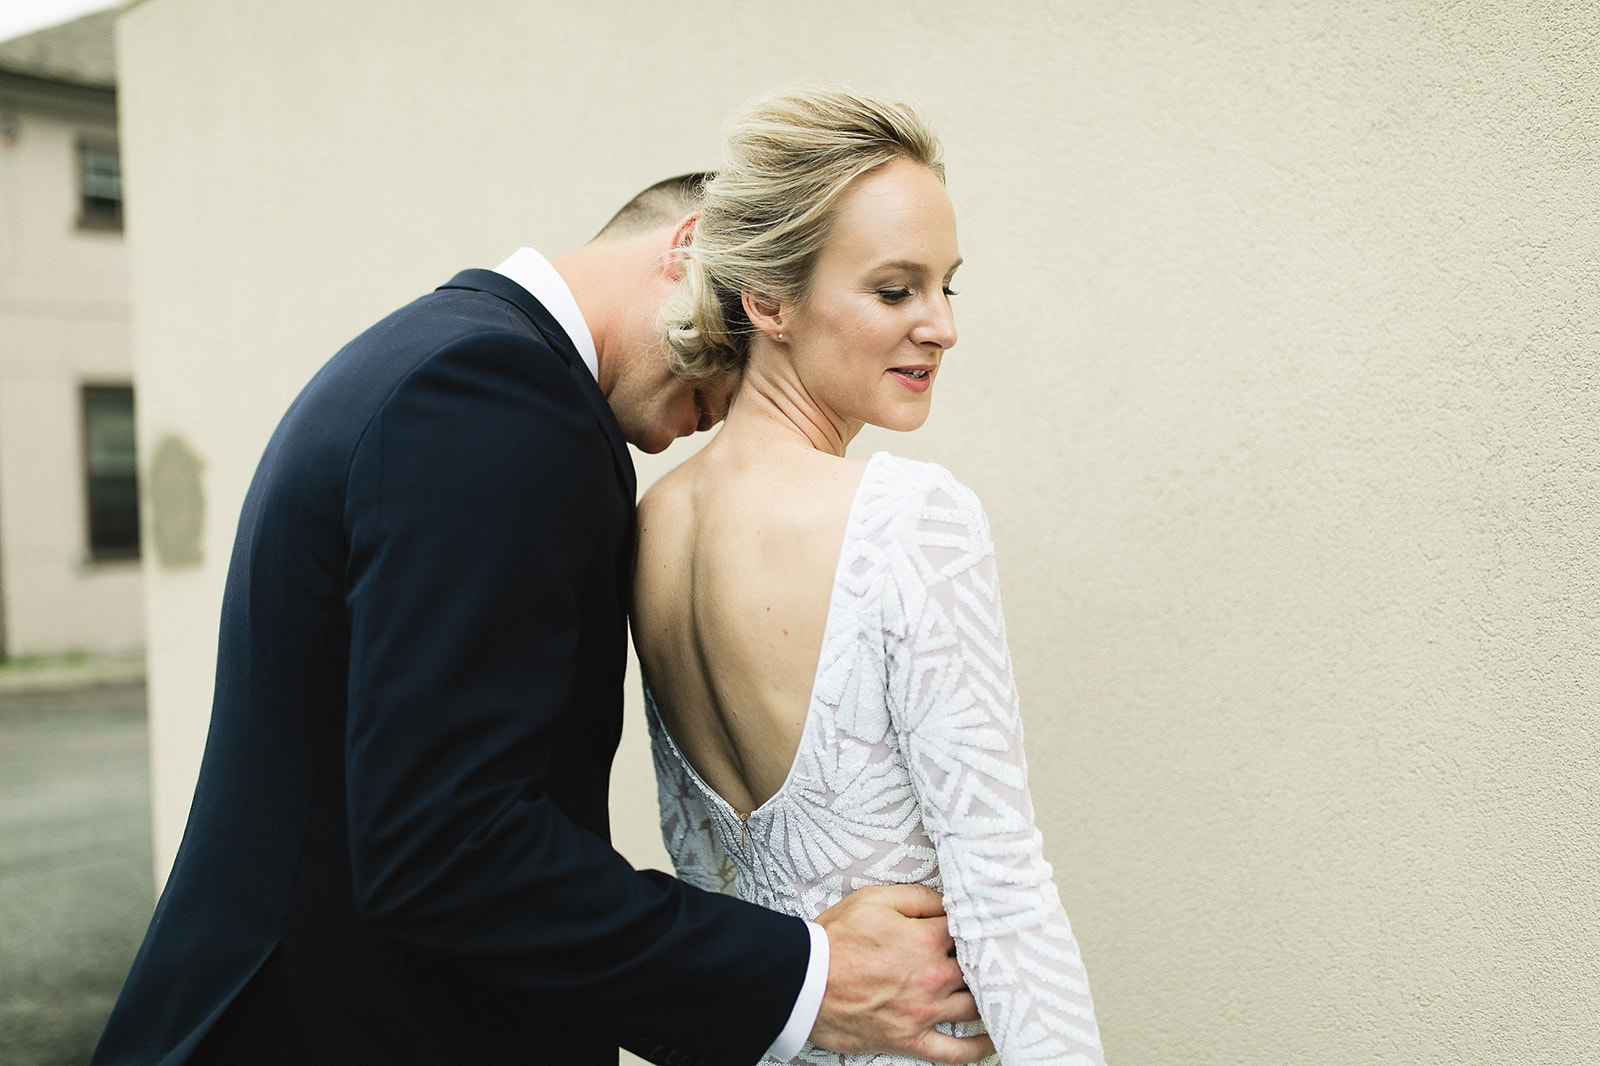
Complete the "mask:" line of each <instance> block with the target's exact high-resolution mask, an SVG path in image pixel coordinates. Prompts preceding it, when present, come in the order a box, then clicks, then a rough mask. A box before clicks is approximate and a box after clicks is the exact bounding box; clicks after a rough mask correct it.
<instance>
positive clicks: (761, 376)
mask: <svg viewBox="0 0 1600 1066" xmlns="http://www.w3.org/2000/svg"><path fill="white" fill-rule="evenodd" d="M860 431H861V423H860V422H856V421H849V420H845V419H842V418H839V417H838V416H836V415H833V414H831V413H830V412H828V411H827V410H825V409H824V408H823V406H822V405H821V404H820V403H818V402H817V401H816V400H815V399H814V398H813V397H812V396H811V395H810V394H809V393H808V392H807V391H806V389H805V386H803V385H802V384H801V383H800V382H799V381H798V380H797V379H796V378H795V376H794V374H793V373H792V372H791V373H787V374H774V373H770V372H768V371H767V369H766V368H763V367H760V366H751V367H749V368H747V369H746V371H745V375H744V379H743V380H742V381H741V382H740V383H739V388H738V391H737V392H735V393H734V396H733V403H732V405H731V406H730V407H729V408H728V417H727V419H726V420H725V421H724V423H723V426H722V429H721V430H719V431H718V433H717V437H718V438H719V439H724V438H726V439H727V440H728V442H729V443H730V444H738V445H740V446H748V447H785V446H787V447H795V446H805V447H808V448H811V449H813V450H815V451H819V452H828V453H830V454H832V455H837V456H840V457H843V456H844V453H845V449H846V448H847V447H848V446H849V444H850V441H851V440H852V439H854V437H855V435H856V434H857V433H859V432H860Z"/></svg>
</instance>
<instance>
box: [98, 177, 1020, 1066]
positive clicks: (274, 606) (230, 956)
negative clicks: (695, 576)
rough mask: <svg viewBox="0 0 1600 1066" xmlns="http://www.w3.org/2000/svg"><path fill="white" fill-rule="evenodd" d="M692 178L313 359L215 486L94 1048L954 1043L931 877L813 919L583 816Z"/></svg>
mask: <svg viewBox="0 0 1600 1066" xmlns="http://www.w3.org/2000/svg"><path fill="white" fill-rule="evenodd" d="M696 186H697V181H696V180H694V178H693V177H690V178H684V179H676V180H674V181H669V182H663V183H661V184H660V185H657V186H654V187H652V188H651V189H650V190H647V191H646V192H645V193H643V194H641V195H640V196H639V197H637V198H635V200H634V201H632V202H631V203H630V204H629V205H628V207H626V208H624V210H623V211H622V212H621V213H619V215H618V216H617V217H616V218H614V219H613V220H612V222H611V223H610V224H608V226H607V227H606V229H605V230H603V231H602V233H601V234H600V235H599V236H598V237H597V238H596V239H595V240H594V241H592V242H590V243H589V244H587V245H585V246H583V247H582V248H579V249H578V250H576V251H574V252H571V253H569V254H568V255H566V256H564V257H562V258H560V259H558V260H557V261H556V262H555V263H554V264H551V263H550V262H547V261H546V260H544V259H543V258H542V257H540V256H539V255H538V254H537V253H535V252H532V251H530V250H528V249H523V250H522V251H520V252H518V253H517V254H515V255H513V256H512V257H511V258H510V259H508V260H506V262H505V263H503V264H501V266H500V267H499V268H498V270H496V271H487V270H468V271H464V272H462V273H460V274H458V275H456V276H455V277H454V278H453V279H451V281H450V282H449V283H448V284H446V285H444V286H443V287H441V288H440V289H438V290H436V291H435V292H433V293H431V294H429V295H427V296H424V297H422V298H421V299H419V300H417V301H415V302H413V303H411V304H409V305H408V306H406V307H404V308H401V309H400V310H399V311H396V312H395V313H393V314H391V315H390V316H389V317H387V318H385V319H383V320H382V321H381V322H379V323H378V324H376V325H375V326H373V327H372V328H370V329H369V330H367V331H366V332H365V333H363V334H362V335H361V336H359V337H357V338H356V339H355V340H354V341H352V342H351V343H350V344H348V345H347V346H346V347H345V348H344V349H343V350H341V351H340V352H339V353H338V354H337V355H335V356H334V357H333V358H332V359H331V360H330V361H329V362H328V363H327V364H326V365H324V366H323V368H322V369H321V370H320V371H319V372H318V373H317V374H316V376H315V377H314V378H313V379H312V380H311V382H310V384H308V385H307V386H306V388H305V390H304V391H303V392H302V393H301V394H300V396H299V397H298V398H297V399H296V400H295V402H294V403H293V404H292V405H291V406H290V408H289V410H288V412H287V414H285V416H284V418H283V421H282V422H281V424H280V425H279V427H278V430H277V432H276V433H275V434H274V436H273V438H272V440H271V442H270V443H269V444H268V445H267V449H266V453H265V455H264V456H263V458H262V460H261V464H260V467H259V468H258V470H257V472H256V476H255V480H254V482H253V483H252V485H251V488H250V492H249V495H248V496H247V498H246V500H245V504H244V509H243V514H242V516H241V519H240V524H239V529H238V535H237V539H236V541H235V545H234V553H233V559H232V563H231V565H230V567H229V573H228V583H227V590H226V594H225V597H224V600H223V607H222V623H221V636H220V642H219V648H218V657H217V681H216V693H215V700H214V703H213V707H212V717H211V730H210V735H209V737H208V740H207V744H206V753H205V760H204V763H203V765H202V767H201V771H200V778H199V783H198V785H197V787H196V791H195V797H194V803H193V807H192V809H191V812H190V816H189V824H188V828H187V830H186V831H185V834H184V840H183V844H182V847H181V848H180V850H179V852H178V856H177V860H176V862H175V864H174V866H173V869H172V873H171V877H170V879H169V881H168V883H167V887H166V891H165V892H164V894H163V895H162V898H161V901H160V903H159V904H158V906H157V908H156V913H155V918H154V920H153V921H152V922H151V925H150V929H149V932H148V933H147V935H146V937H145V941H144V945H143V947H142V948H141V949H140V951H139V955H138V957H137V958H136V959H135V961H134V964H133V969H132V972H131V973H130V975H129V977H128V980H127V983H126V985H125V986H124V988H123V991H122V995H121V997H120V999H119V1000H118V1003H117V1006H116V1008H115V1010H114V1011H113V1013H112V1016H111V1019H110V1021H109V1023H108V1025H107V1027H106V1030H105V1033H104V1035H103V1037H102V1039H101V1043H100V1046H99V1048H98V1050H97V1051H96V1055H95V1059H94V1062H95V1063H97V1064H104V1066H112V1064H135V1063H137V1064H156V1063H161V1064H175V1063H186V1062H187V1063H225V1064H228V1066H240V1064H252V1063H262V1064H285V1066H287V1064H296V1066H299V1064H321V1063H327V1064H340V1066H344V1064H355V1063H374V1064H377V1063H382V1064H406V1063H417V1064H427V1066H444V1064H449V1063H474V1064H483V1066H492V1064H499V1063H512V1062H520V1063H560V1064H578V1066H583V1064H591V1063H615V1061H616V1048H617V1047H618V1046H619V1045H621V1046H624V1047H628V1048H630V1049H631V1050H633V1051H635V1052H637V1053H638V1054H640V1055H642V1056H643V1057H645V1058H647V1059H651V1060H653V1061H656V1062H662V1063H706V1064H711V1066H723V1064H726V1066H746V1064H749V1063H753V1062H755V1060H756V1059H758V1058H759V1057H760V1056H761V1055H762V1054H763V1053H767V1052H769V1051H770V1052H771V1053H772V1054H774V1055H775V1056H776V1057H778V1058H787V1057H789V1056H790V1055H792V1054H793V1053H794V1052H795V1051H796V1050H798V1048H799V1045H800V1044H801V1042H802V1041H804V1040H805V1039H806V1038H807V1036H808V1034H809V1035H810V1037H811V1039H813V1040H815V1041H816V1042H818V1043H821V1044H823V1045H826V1046H829V1047H833V1048H836V1049H838V1050H842V1051H857V1050H867V1049H881V1050H896V1051H900V1052H904V1053H908V1054H914V1055H919V1056H921V1057H925V1058H931V1059H935V1060H937V1061H948V1062H965V1061H970V1060H971V1059H974V1058H977V1057H979V1055H981V1054H982V1053H985V1052H987V1051H988V1050H989V1047H990V1045H989V1044H988V1043H987V1041H982V1040H980V1041H957V1040H955V1039H954V1038H951V1037H948V1036H944V1035H942V1034H940V1033H937V1032H935V1031H934V1030H933V1029H932V1026H933V1024H934V1023H935V1022H938V1021H942V1020H951V1019H957V1018H973V1017H976V1013H975V1010H974V1007H973V1003H972V998H971V996H970V995H969V994H967V993H966V992H965V990H964V989H963V988H962V987H961V976H960V971H959V969H958V968H957V967H956V965H955V962H954V960H953V959H951V958H949V957H948V952H949V949H950V946H951V941H950V938H949V936H948V934H947V932H946V927H945V923H944V919H943V917H942V914H941V908H940V904H939V899H938V897H937V895H935V894H933V893H931V892H928V891H927V890H925V889H922V888H920V887H916V886H898V887H893V888H882V889H869V890H866V891H864V892H861V893H857V894H856V895H854V896H851V897H849V898H847V899H846V900H845V901H844V902H843V903H841V904H839V905H838V906H837V907H835V908H834V909H833V910H831V911H828V912H826V913H825V914H824V915H822V916H821V917H820V918H819V919H818V924H816V925H812V924H808V923H806V922H802V921H800V920H799V919H795V918H790V917H785V916H781V915H778V914H776V913H773V912H769V911H765V910H762V909H760V908H758V907H755V906H752V905H749V904H746V903H743V902H740V901H738V900H734V899H731V898H728V897H724V896H716V895H712V894H708V893H704V892H701V891H699V890H697V889H694V888H692V887H689V886H687V885H684V884H681V883H680V882H678V881H675V880H673V879H672V878H669V877H667V876H665V875H664V874H660V873H657V872H654V871H635V870H633V869H632V868H631V867H629V866H628V865H627V863H626V862H625V861H624V860H623V859H622V858H621V857H620V856H619V855H617V854H616V852H614V851H613V850H612V849H611V847H610V845H609V843H608V835H609V830H608V823H607V814H606V798H607V787H608V776H609V773H610V767H611V759H612V755H613V752H614V750H615V747H616V744H617V740H618V737H619V735H620V732H621V708H622V680H623V673H624V664H625V639H626V622H625V609H626V605H627V599H628V590H629V585H630V580H629V569H630V564H631V551H632V539H631V538H632V519H633V503H634V498H635V490H634V476H633V466H632V462H631V460H630V459H629V456H628V451H627V448H626V446H625V444H624V441H629V442H632V443H633V444H635V445H636V446H638V447H639V448H641V449H643V450H645V451H647V452H656V451H660V450H661V449H662V448H665V447H666V446H667V445H668V444H669V443H670V442H671V441H672V440H673V439H674V438H676V437H680V436H686V435H688V434H690V433H692V432H694V431H695V430H696V429H706V428H709V427H710V426H711V425H713V424H715V422H716V421H717V420H718V419H719V418H720V416H721V413H722V411H723V410H724V409H725V406H726V402H727V399H726V393H725V391H723V390H720V389H716V388H707V387H700V388H696V387H695V386H692V385H690V384H687V383H685V382H682V381H679V380H677V379H675V378H674V377H673V376H672V374H671V373H670V371H669V370H668V368H667V364H666V361H665V358H664V353H663V347H662V345H661V343H660V341H659V340H658V336H657V330H656V327H655V320H654V318H655V309H656V306H657V304H658V303H659V302H660V300H661V299H662V298H663V297H664V296H665V295H666V294H667V293H668V292H669V291H671V289H672V287H673V285H674V283H675V282H676V280H677V268H676V265H675V263H676V259H675V256H674V254H673V253H674V250H675V249H676V248H677V247H679V246H681V245H683V244H684V243H686V242H687V241H688V240H689V239H690V238H691V235H692V230H693V221H694V216H693V214H692V213H691V212H692V201H691V199H690V198H691V197H692V195H693V190H694V189H695V188H696Z"/></svg>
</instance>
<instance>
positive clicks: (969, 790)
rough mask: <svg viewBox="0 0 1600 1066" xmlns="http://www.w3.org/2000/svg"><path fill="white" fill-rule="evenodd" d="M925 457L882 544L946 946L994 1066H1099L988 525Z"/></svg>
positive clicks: (896, 657)
mask: <svg viewBox="0 0 1600 1066" xmlns="http://www.w3.org/2000/svg"><path fill="white" fill-rule="evenodd" d="M930 470H931V472H932V473H931V477H930V480H929V483H928V484H927V485H925V486H924V487H923V491H921V492H919V493H918V498H917V499H916V500H915V504H916V506H915V507H914V508H913V509H912V513H911V514H910V515H909V516H908V520H907V522H906V528H905V530H904V534H903V535H902V536H901V537H899V538H898V540H897V545H896V547H897V549H898V550H897V551H896V552H895V553H893V555H892V559H893V570H892V574H893V576H892V580H891V581H890V582H889V583H888V587H889V588H890V589H891V595H890V596H889V598H888V600H887V601H886V612H885V618H886V634H885V635H886V638H887V647H888V648H889V649H890V669H889V679H888V685H889V687H888V694H889V706H890V715H891V719H892V721H893V723H894V729H895V732H896V734H897V736H898V739H899V743H900V746H901V750H902V751H903V752H904V753H905V758H906V764H907V767H908V768H909V770H910V773H911V779H912V785H913V787H914V788H915V789H916V792H917V798H918V801H919V803H920V804H921V807H922V817H923V824H924V826H925V828H926V829H927V832H928V836H929V838H930V839H932V841H933V844H934V849H935V852H936V853H937V856H938V860H939V873H940V876H941V878H942V879H943V881H944V902H945V910H946V912H947V915H948V917H949V921H950V933H951V935H952V936H953V937H954V938H955V942H956V956H957V958H958V959H959V960H960V963H961V969H962V972H963V974H964V975H965V976H966V979H967V986H968V987H969V988H970V989H971V990H972V993H973V996H974V997H975V998H976V999H977V1001H978V1010H979V1013H980V1014H981V1015H982V1017H983V1020H984V1022H985V1024H986V1025H987V1026H988V1029H989V1034H990V1035H991V1036H992V1037H993V1038H994V1042H995V1047H996V1048H997V1049H998V1051H999V1053H1000V1057H1001V1059H1002V1060H1003V1061H1004V1062H1005V1064H1006V1066H1104V1061H1105V1060H1104V1055H1103V1053H1102V1051H1101V1046H1100V1033H1099V1028H1098V1026H1097V1025H1096V1023H1095V1017H1094V1008H1093V1004H1092V1002H1091V1000H1090V996H1089V982H1088V977H1087V975H1086V974H1085V972H1084V967H1083V960H1082V957H1081V955H1080V954H1079V951H1078V944H1077V941H1076V939H1075V938H1074V937H1073V934H1072V926H1071V924H1070V923H1069V922H1068V921H1067V914H1066V911H1065V910H1064V909H1063V908H1062V906H1061V899H1060V896H1059V894H1058V893H1057V891H1056V886H1055V884H1054V882H1053V881H1052V879H1051V869H1050V864H1049V863H1048V862H1046V861H1045V858H1044V853H1043V840H1042V838H1041V836H1040V833H1039V830H1038V828H1037V827H1036V826H1035V824H1034V817H1033V802H1032V800H1031V798H1030V797H1029V794H1028V781H1027V767H1026V761H1025V759H1024V757H1023V749H1022V719H1021V716H1020V714H1019V711H1018V706H1017V694H1016V686H1015V683H1014V681H1013V678H1012V672H1011V657H1010V654H1009V653H1008V651H1007V650H1006V639H1005V622H1004V619H1003V617H1002V615H1001V612H1000V586H999V580H998V576H997V574H996V572H995V563H994V550H993V546H992V545H991V543H990V541H989V529H988V522H987V521H986V520H985V518H984V514H983V510H982V508H981V506H980V505H979V504H978V501H977V498H976V497H975V496H974V495H973V494H972V493H971V492H970V491H969V490H968V489H966V488H965V487H964V486H962V485H961V484H959V483H958V482H957V481H956V480H955V479H954V478H953V477H951V476H950V475H949V474H948V472H946V471H944V470H943V469H942V468H940V467H931V468H930Z"/></svg>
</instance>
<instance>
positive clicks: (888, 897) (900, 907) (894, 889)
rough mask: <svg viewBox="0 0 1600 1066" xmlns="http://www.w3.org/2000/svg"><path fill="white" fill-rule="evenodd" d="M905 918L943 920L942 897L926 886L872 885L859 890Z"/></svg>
mask: <svg viewBox="0 0 1600 1066" xmlns="http://www.w3.org/2000/svg"><path fill="white" fill-rule="evenodd" d="M861 891H862V892H870V893H872V894H873V896H874V897H876V900H875V901H881V902H884V903H887V904H888V905H889V906H891V907H893V908H894V909H895V910H897V911H899V912H900V913H901V914H903V915H905V916H906V917H907V918H943V916H944V897H943V896H941V895H939V893H937V892H935V891H934V890H933V889H931V888H929V887H928V886H927V885H872V886H870V887H868V888H863V889H861Z"/></svg>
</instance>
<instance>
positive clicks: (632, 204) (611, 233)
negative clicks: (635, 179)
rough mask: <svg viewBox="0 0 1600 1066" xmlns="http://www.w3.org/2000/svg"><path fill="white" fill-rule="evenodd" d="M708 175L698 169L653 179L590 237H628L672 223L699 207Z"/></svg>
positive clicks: (708, 173)
mask: <svg viewBox="0 0 1600 1066" xmlns="http://www.w3.org/2000/svg"><path fill="white" fill-rule="evenodd" d="M711 178H712V174H711V172H710V171H705V170H701V171H696V172H694V173H693V174H679V175H678V176H677V177H675V178H667V179H666V180H665V181H658V182H656V183H655V184H654V185H652V186H650V187H649V188H648V189H646V190H644V191H643V192H641V193H640V194H639V195H638V196H635V197H634V198H633V199H631V200H629V201H628V202H627V203H625V204H623V205H622V210H620V211H618V212H617V213H616V214H615V215H612V216H611V221H610V222H607V223H606V224H605V225H604V226H602V227H600V232H599V233H597V234H595V236H594V239H595V240H597V241H598V240H603V239H607V238H611V237H629V236H633V235H634V234H636V233H644V232H646V231H647V230H653V229H657V228H659V227H661V226H670V225H672V224H673V223H674V222H677V221H678V220H679V219H680V218H682V217H683V216H685V215H687V214H688V213H689V212H691V211H693V210H694V209H695V208H697V207H699V206H700V195H701V190H702V189H704V187H705V184H706V182H708V181H710V180H711Z"/></svg>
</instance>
